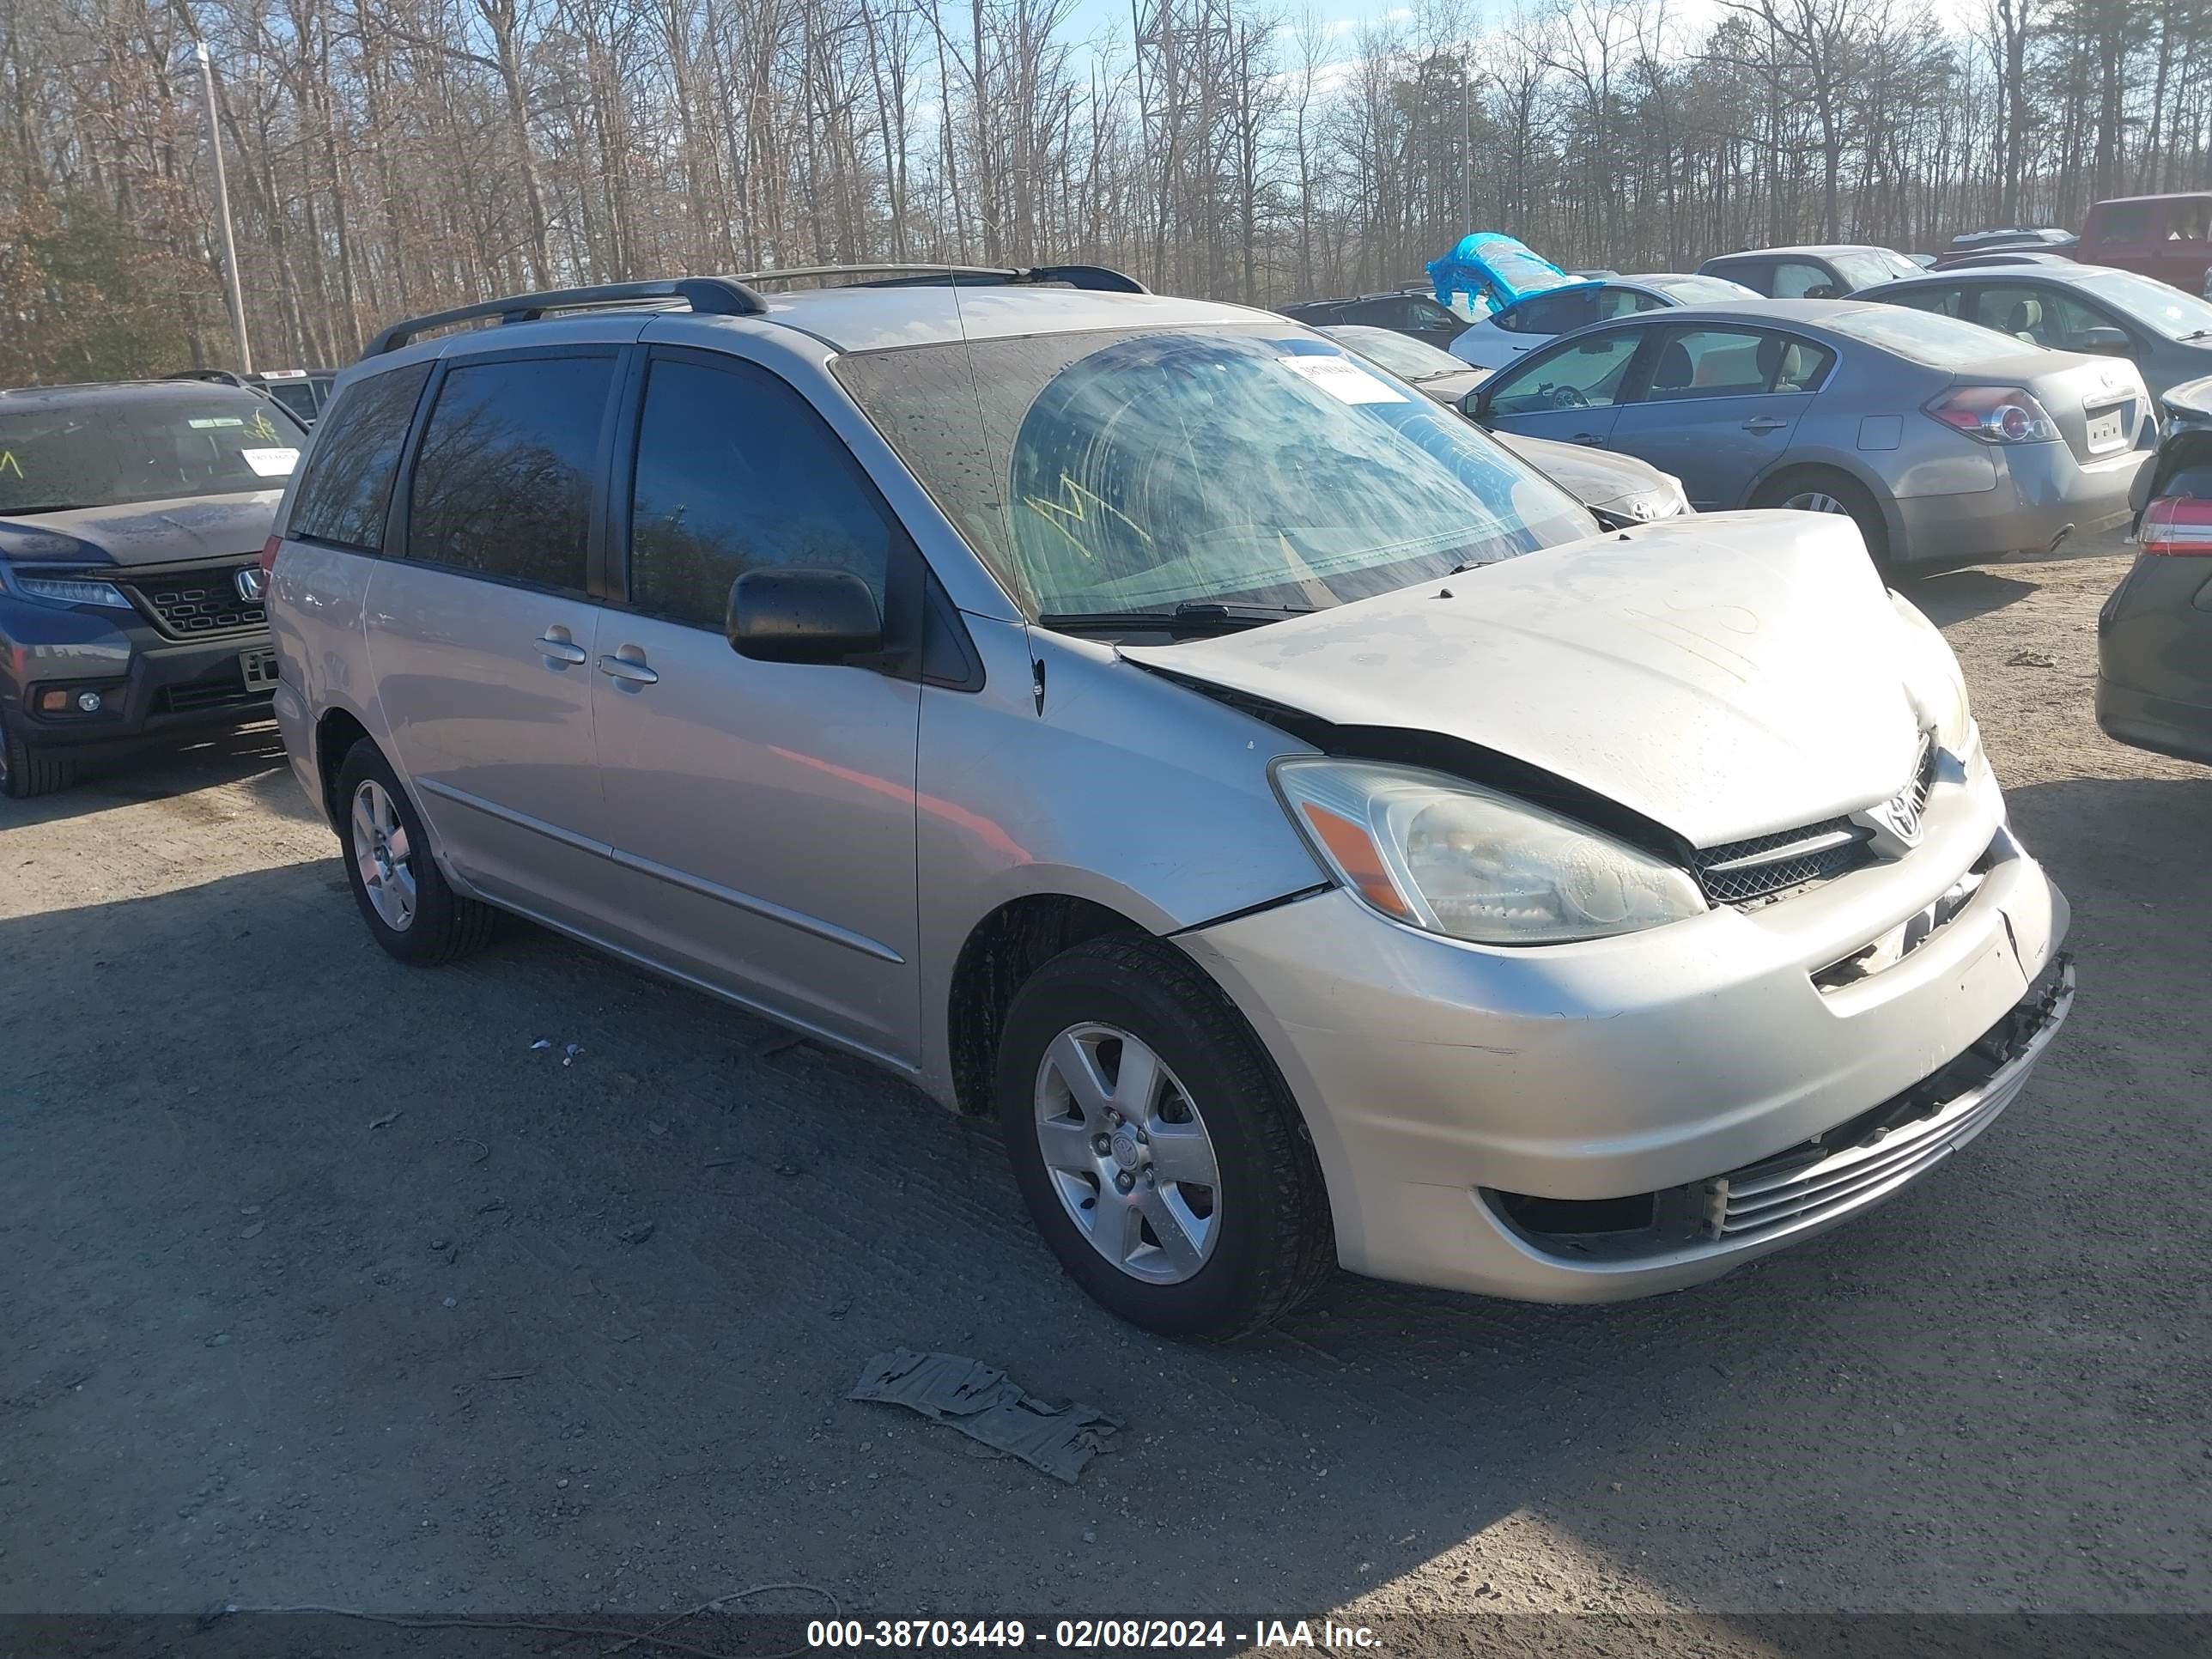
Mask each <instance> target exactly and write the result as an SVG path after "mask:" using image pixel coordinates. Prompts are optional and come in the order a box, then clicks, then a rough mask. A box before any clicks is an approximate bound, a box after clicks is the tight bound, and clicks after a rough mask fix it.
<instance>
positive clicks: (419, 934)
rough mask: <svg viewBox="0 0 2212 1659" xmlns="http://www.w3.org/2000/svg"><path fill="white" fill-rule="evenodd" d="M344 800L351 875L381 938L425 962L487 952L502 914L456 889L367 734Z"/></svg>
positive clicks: (343, 832) (351, 759) (341, 835)
mask: <svg viewBox="0 0 2212 1659" xmlns="http://www.w3.org/2000/svg"><path fill="white" fill-rule="evenodd" d="M337 802H338V843H339V845H340V847H341V848H343V851H344V856H345V866H346V880H347V883H348V884H349V885H350V886H351V887H352V889H353V898H354V902H355V903H356V905H358V906H359V907H360V908H361V915H362V921H366V922H367V923H368V931H369V932H370V933H372V934H374V936H375V939H376V942H377V943H378V944H379V945H382V946H383V947H384V948H385V950H386V951H387V952H389V953H390V954H391V955H392V956H394V957H398V959H399V960H400V961H402V962H404V963H411V964H414V965H416V966H418V967H435V966H437V965H439V964H441V963H448V962H458V961H459V960H460V959H461V958H462V957H465V956H470V955H472V954H474V953H475V952H476V951H480V950H482V949H483V946H484V945H485V944H486V943H487V942H488V941H489V939H490V938H491V934H492V926H493V923H494V922H495V921H496V919H497V916H498V913H497V912H496V911H495V910H494V909H493V908H491V907H490V906H489V905H488V904H484V903H482V902H478V901H477V900H476V899H471V898H464V897H462V896H461V895H459V893H456V892H455V891H454V890H453V886H452V884H450V883H448V882H447V879H446V878H445V876H444V874H443V872H441V871H440V870H439V868H438V861H437V860H435V859H434V858H432V857H431V856H430V842H429V839H428V836H425V835H424V834H423V833H422V817H421V815H420V814H418V813H417V812H416V810H415V803H414V802H413V801H412V800H410V799H409V798H408V794H407V792H406V790H405V789H404V788H402V787H400V783H399V779H398V775H397V774H395V773H394V772H393V771H392V766H391V763H389V762H388V761H386V759H385V758H384V756H383V753H382V751H380V750H379V749H378V748H377V746H376V744H374V743H373V742H371V741H370V740H369V739H368V738H362V739H361V740H360V741H359V742H358V743H356V744H354V746H353V747H352V748H351V749H350V750H347V751H346V757H345V763H344V764H343V766H341V767H340V768H339V769H338V787H337Z"/></svg>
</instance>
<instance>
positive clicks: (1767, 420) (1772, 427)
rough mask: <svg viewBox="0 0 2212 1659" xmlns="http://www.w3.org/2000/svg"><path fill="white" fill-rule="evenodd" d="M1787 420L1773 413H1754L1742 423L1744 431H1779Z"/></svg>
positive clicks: (1786, 424)
mask: <svg viewBox="0 0 2212 1659" xmlns="http://www.w3.org/2000/svg"><path fill="white" fill-rule="evenodd" d="M1789 424H1790V422H1787V421H1785V420H1783V419H1782V418H1781V417H1780V416H1774V415H1754V416H1752V417H1751V418H1750V419H1749V420H1747V421H1746V422H1744V423H1743V429H1744V430H1745V431H1746V432H1779V431H1781V430H1782V428H1784V427H1785V426H1788V425H1789Z"/></svg>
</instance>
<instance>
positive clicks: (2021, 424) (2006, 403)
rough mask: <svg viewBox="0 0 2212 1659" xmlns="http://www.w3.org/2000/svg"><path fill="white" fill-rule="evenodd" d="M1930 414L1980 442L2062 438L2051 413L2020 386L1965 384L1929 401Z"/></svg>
mask: <svg viewBox="0 0 2212 1659" xmlns="http://www.w3.org/2000/svg"><path fill="white" fill-rule="evenodd" d="M1928 413H1929V414H1930V415H1932V416H1935V417H1936V419H1937V420H1939V421H1941V422H1943V424H1944V425H1946V426H1948V427H1950V428H1953V429H1954V430H1955V431H1959V432H1963V433H1965V434H1966V435H1967V436H1968V437H1969V438H1972V439H1973V440H1974V441H1976V442H1978V443H1985V444H2045V443H2052V442H2055V441H2057V437H2058V425H2057V422H2055V421H2053V420H2052V419H2051V416H2050V412H2049V411H2048V410H2045V408H2044V407H2043V405H2042V404H2039V403H2038V402H2037V401H2036V400H2035V398H2034V396H2033V394H2032V393H2030V392H2027V390H2026V389H2025V388H2024V387H2021V386H1960V387H1959V388H1958V390H1956V391H1955V392H1945V393H1944V394H1943V395H1942V397H1940V398H1936V401H1935V402H1933V403H1931V404H1929V405H1928Z"/></svg>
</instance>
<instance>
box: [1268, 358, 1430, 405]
mask: <svg viewBox="0 0 2212 1659" xmlns="http://www.w3.org/2000/svg"><path fill="white" fill-rule="evenodd" d="M1275 361H1276V362H1279V363H1280V364H1282V366H1283V367H1284V368H1287V369H1289V370H1290V371H1291V374H1303V375H1304V376H1305V377H1306V379H1308V380H1311V381H1312V382H1313V383H1314V384H1315V385H1316V386H1319V387H1320V388H1321V389H1322V391H1323V392H1328V395H1329V396H1330V397H1332V398H1335V399H1336V400H1337V401H1338V402H1340V403H1346V404H1402V403H1405V402H1407V398H1406V394H1405V393H1404V392H1400V391H1398V390H1397V389H1395V387H1393V386H1389V384H1387V383H1386V382H1384V381H1382V380H1376V378H1375V377H1374V376H1373V375H1372V374H1369V373H1368V372H1367V371H1366V370H1365V369H1364V368H1360V367H1359V366H1358V364H1356V363H1351V362H1346V361H1345V360H1344V359H1343V358H1341V357H1278V358H1276V359H1275Z"/></svg>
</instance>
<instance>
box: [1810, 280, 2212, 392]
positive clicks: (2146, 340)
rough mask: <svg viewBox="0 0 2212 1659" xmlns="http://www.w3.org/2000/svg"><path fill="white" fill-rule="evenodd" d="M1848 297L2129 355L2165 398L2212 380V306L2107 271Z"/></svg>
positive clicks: (1883, 289) (2062, 346)
mask: <svg viewBox="0 0 2212 1659" xmlns="http://www.w3.org/2000/svg"><path fill="white" fill-rule="evenodd" d="M1851 297H1852V298H1853V299H1855V300H1877V301H1881V303H1882V304H1883V305H1887V306H1911V307H1913V308H1914V309H1915V310H1917V311H1932V312H1935V313H1937V314H1938V315H1940V316H1944V317H1958V318H1961V319H1965V320H1966V321H1967V322H1970V323H1979V324H1980V325H1982V326H1983V327H1984V328H1993V329H1995V330H1996V331H1997V332H1998V333H2000V334H2009V335H2011V336H2012V337H2014V338H2015V339H2017V340H2020V341H2021V342H2022V343H2026V344H2029V345H2039V346H2050V347H2051V348H2053V349H2057V350H2059V351H2086V352H2092V353H2095V354H2097V355H2100V356H2109V357H2124V358H2126V359H2127V360H2128V361H2129V362H2131V363H2133V364H2134V365H2135V366H2136V368H2139V369H2141V370H2142V377H2143V380H2144V382H2145V384H2147V385H2148V386H2149V387H2150V389H2151V391H2152V392H2153V393H2154V395H2156V396H2158V397H2161V398H2162V397H2164V396H2165V395H2166V392H2167V391H2168V390H2169V389H2170V388H2171V387H2172V386H2178V385H2179V384H2180V383H2181V382H2182V381H2184V380H2196V379H2197V378H2198V377H2199V376H2202V375H2205V374H2212V302H2208V301H2203V300H2200V299H2198V298H2197V296H2196V295H2193V294H2185V293H2183V292H2182V291H2181V290H2180V289H2178V288H2175V287H2173V286H2172V284H2171V283H2161V282H2160V281H2158V280H2157V279H2156V278H2154V277H2150V276H2137V275H2136V273H2135V272H2134V271H2132V270H2114V269H2113V268H2112V266H2110V265H2080V264H2074V263H2073V262H2072V261H2071V260H2060V261H2058V262H2057V263H2055V264H2022V265H2005V266H2002V267H1997V268H1995V269H1991V268H1990V267H1989V266H1987V265H1961V266H1958V267H1956V268H1954V269H1953V270H1943V271H1935V272H1931V273H1930V274H1929V275H1928V276H1918V277H1907V278H1905V280H1903V281H1901V282H1895V283H1881V284H1880V285H1879V286H1878V287H1875V288H1872V289H1867V290H1866V291H1864V292H1863V293H1860V294H1855V295H1852V296H1851Z"/></svg>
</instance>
